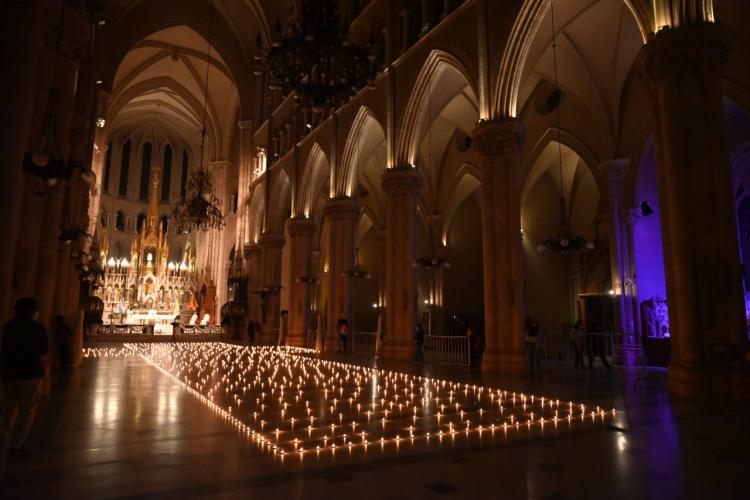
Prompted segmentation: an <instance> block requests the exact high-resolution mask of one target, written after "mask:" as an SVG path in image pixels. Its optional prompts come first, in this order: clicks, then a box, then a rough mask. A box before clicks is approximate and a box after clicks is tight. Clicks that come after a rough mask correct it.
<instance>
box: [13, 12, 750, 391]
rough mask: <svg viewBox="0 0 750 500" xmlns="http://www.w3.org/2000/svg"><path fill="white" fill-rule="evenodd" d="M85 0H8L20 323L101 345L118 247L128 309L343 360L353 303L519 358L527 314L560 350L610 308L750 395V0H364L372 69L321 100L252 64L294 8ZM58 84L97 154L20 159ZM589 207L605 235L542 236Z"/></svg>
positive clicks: (682, 387)
mask: <svg viewBox="0 0 750 500" xmlns="http://www.w3.org/2000/svg"><path fill="white" fill-rule="evenodd" d="M62 3H63V2H60V1H53V0H49V1H46V0H45V1H38V2H37V1H35V2H25V1H10V2H6V3H5V4H4V6H3V12H2V24H3V36H4V38H5V39H6V41H7V40H12V42H11V43H5V44H4V45H3V49H2V50H3V52H2V57H3V62H2V64H3V67H4V68H6V69H7V68H13V70H12V72H7V73H6V74H5V76H4V77H3V79H2V86H3V90H2V92H1V93H0V94H1V95H2V99H3V102H4V106H3V109H4V115H5V116H4V118H3V120H2V133H0V141H2V146H0V151H2V152H3V153H2V154H3V158H4V164H5V166H4V168H3V174H2V176H3V179H2V180H3V182H2V183H1V185H0V189H1V190H2V200H3V202H4V210H5V213H4V215H3V217H2V220H0V225H1V226H2V229H1V230H0V234H2V235H3V238H4V240H5V241H4V245H3V247H4V250H3V252H2V254H1V255H0V313H2V316H3V318H4V319H7V317H8V316H9V315H10V311H11V309H12V307H11V306H12V304H13V302H14V301H15V299H17V298H18V297H22V296H28V295H33V296H35V297H36V298H37V299H38V300H39V303H40V307H41V321H42V322H44V323H47V324H49V323H50V322H51V320H52V318H53V317H55V316H56V315H59V314H63V315H65V316H66V317H67V318H68V319H69V320H70V321H71V323H72V324H74V325H76V339H77V340H76V342H77V347H78V350H80V347H81V342H82V338H83V329H84V328H83V325H84V323H85V322H84V316H85V315H84V311H83V309H82V307H83V306H82V305H81V304H88V302H86V301H85V300H84V301H83V302H81V300H80V298H79V295H80V296H81V297H85V296H86V293H92V294H94V293H95V292H94V291H92V290H88V289H86V290H84V291H83V292H82V293H80V294H79V289H80V287H81V276H82V273H83V274H85V271H86V269H87V268H88V267H90V266H91V265H92V263H93V262H94V261H95V260H97V259H101V260H102V263H103V265H104V267H105V271H106V272H107V275H108V276H109V275H110V274H112V276H113V277H112V280H114V281H112V282H110V284H109V286H110V288H108V289H106V290H104V291H99V292H97V293H99V294H100V296H101V298H102V300H104V301H105V313H104V316H105V317H104V322H105V323H109V322H114V323H116V322H118V321H123V318H124V319H125V320H127V318H128V314H130V318H131V319H133V318H137V317H138V314H139V313H138V311H137V309H138V308H139V307H141V308H145V309H158V308H159V307H162V306H163V307H165V308H166V309H167V310H168V312H169V314H170V315H171V316H170V317H173V316H174V313H175V312H177V313H179V312H180V309H181V308H187V307H189V306H192V307H195V306H196V304H195V303H194V302H195V301H196V299H198V302H200V303H198V304H197V307H198V308H199V309H200V312H201V314H200V318H199V320H201V319H203V317H204V314H205V315H207V316H206V318H205V321H207V322H208V323H210V324H223V325H224V335H225V336H227V337H231V338H232V339H233V340H237V341H244V340H245V335H246V333H245V332H246V330H247V323H248V321H250V320H252V321H257V322H259V323H260V324H261V326H260V331H259V332H258V334H257V338H256V341H257V342H258V343H261V344H274V343H281V344H286V345H290V346H310V342H311V340H310V339H311V338H312V339H313V341H312V342H313V344H314V345H315V346H317V347H318V348H320V349H322V350H323V351H330V350H336V349H337V348H338V329H337V321H338V320H340V319H342V318H345V319H347V320H348V323H349V325H350V326H351V329H352V330H353V331H364V332H375V331H378V332H379V339H378V344H379V345H378V349H379V351H380V356H382V358H384V359H394V360H412V359H415V355H416V354H417V353H415V350H416V347H415V342H414V331H415V328H416V325H417V324H418V323H421V324H422V325H423V326H424V328H425V330H426V333H427V334H428V335H463V332H464V331H465V329H466V325H467V324H471V325H473V326H472V328H473V329H474V330H475V331H476V332H477V335H478V336H479V337H480V338H481V339H482V342H481V344H482V349H483V353H482V356H481V369H482V371H484V372H487V373H509V374H520V373H523V372H524V371H525V370H526V367H525V364H526V359H525V352H524V332H525V322H526V317H527V316H528V317H531V318H532V319H533V320H535V321H536V322H537V323H538V325H539V329H540V332H541V333H542V335H544V336H545V337H546V338H547V339H550V338H554V337H555V336H561V337H560V338H563V337H562V336H563V335H566V334H567V333H566V332H569V330H570V329H571V326H572V325H573V324H574V323H575V322H576V321H577V320H579V319H580V320H582V321H584V322H586V323H588V324H586V325H584V326H585V327H586V328H588V329H590V330H591V329H592V325H591V324H590V323H592V317H594V316H597V315H599V313H598V312H596V311H597V310H600V309H601V308H602V307H603V308H604V309H606V311H605V312H604V313H602V315H600V317H599V319H597V320H596V322H600V325H599V326H600V329H601V331H603V332H610V333H612V332H613V333H614V337H613V338H614V339H615V343H614V344H615V345H614V348H613V350H612V353H611V354H612V355H613V358H614V359H613V361H614V362H615V363H616V364H620V365H624V366H633V365H638V364H642V363H645V364H653V365H662V366H667V367H668V368H667V372H668V381H669V389H670V390H671V391H672V392H673V393H674V394H678V395H691V394H694V393H696V392H701V391H705V392H713V393H716V394H725V395H735V396H739V395H743V394H744V395H747V394H748V391H749V390H750V361H749V358H748V355H749V351H748V327H747V324H748V321H747V317H748V316H747V313H746V310H747V309H748V304H750V292H748V291H747V290H750V281H748V279H750V272H748V269H750V268H749V267H748V264H747V263H748V259H750V208H748V207H750V201H749V200H750V160H748V158H750V156H749V152H750V140H749V138H750V65H749V64H747V63H748V55H749V54H750V50H749V48H748V44H749V43H750V40H748V38H747V33H748V26H747V22H748V20H750V12H748V5H747V3H746V2H744V1H742V0H700V1H698V0H625V1H623V0H559V1H557V0H556V1H555V2H554V3H555V7H554V8H555V10H554V24H552V21H553V20H552V19H551V16H550V14H551V11H550V2H549V1H548V0H512V1H506V2H494V1H490V0H463V1H461V0H445V1H426V2H425V1H422V2H419V1H410V0H371V1H362V0H348V1H344V0H342V1H340V2H338V3H339V4H340V11H341V16H342V20H343V22H345V23H346V24H347V26H348V37H349V39H350V40H352V42H353V43H355V44H358V45H361V46H362V47H365V46H366V47H367V50H368V51H369V52H368V53H369V54H371V57H370V61H371V64H372V66H373V70H372V76H371V78H370V81H369V83H368V84H367V85H365V86H364V87H362V88H361V89H358V90H357V91H356V93H354V95H352V96H351V98H349V99H347V101H346V102H345V103H343V104H341V105H340V106H338V107H332V106H326V105H323V106H320V107H316V108H313V110H312V111H310V110H308V109H305V108H302V107H300V106H299V105H298V102H297V101H296V100H295V98H294V96H293V95H291V94H290V95H284V94H283V93H282V91H281V90H280V89H279V87H276V86H273V85H268V83H267V80H266V79H265V78H266V77H264V76H263V73H262V72H260V71H257V65H256V63H255V60H254V58H253V56H254V55H255V54H256V52H257V51H258V50H259V48H258V47H259V45H258V42H257V41H256V40H262V41H263V42H264V43H265V44H266V45H267V46H268V45H269V44H270V42H272V41H273V40H275V37H278V36H279V33H280V32H284V30H285V29H286V25H285V23H286V20H287V18H288V12H289V5H288V4H294V3H295V2H292V1H291V0H290V1H289V2H287V1H277V0H273V1H271V0H247V1H240V0H216V1H215V2H214V3H213V4H214V11H215V12H214V13H213V15H211V16H209V2H207V1H204V0H181V1H180V2H151V1H147V0H101V1H94V2H84V1H79V0H65V2H64V3H65V6H66V7H65V10H64V11H63V14H62V16H61V15H60V7H61V5H62ZM209 19H211V21H210V22H211V23H212V25H211V26H209ZM61 20H62V23H60V21H61ZM277 20H279V21H277ZM277 23H278V24H279V26H280V27H281V29H280V30H277V29H276V28H275V26H276V25H277ZM550 26H554V31H553V29H551V28H550ZM59 33H62V34H61V36H58V34H59ZM553 34H554V46H553V38H552V37H553ZM209 39H210V40H211V43H210V47H209V43H208V40H209ZM207 69H208V70H210V71H207ZM11 73H12V74H11ZM53 85H54V87H55V88H56V89H57V92H56V95H55V97H56V108H57V114H56V123H55V128H54V129H53V132H52V133H53V134H57V141H58V142H59V144H58V147H59V149H60V151H61V152H65V155H67V156H69V157H70V158H71V159H72V160H74V161H75V162H77V164H79V165H82V167H81V168H74V169H72V171H71V172H70V175H67V176H65V177H64V178H60V179H52V180H50V179H49V177H47V178H43V179H42V180H40V177H39V176H38V175H35V174H32V173H28V172H26V171H24V169H22V164H23V163H24V158H25V156H26V154H27V153H29V152H30V151H32V150H34V148H35V147H36V146H37V144H38V141H39V137H40V135H41V134H42V132H44V130H42V129H43V128H44V123H45V122H44V116H45V107H46V106H47V103H48V96H49V93H48V89H49V88H50V86H53ZM555 85H559V89H560V92H559V93H556V92H555ZM204 119H205V125H204ZM204 126H205V148H201V129H202V128H204ZM201 155H202V156H201ZM201 165H205V166H206V168H207V170H208V171H209V172H210V173H211V174H212V176H213V180H214V189H215V193H216V195H217V197H218V199H219V205H220V208H221V210H222V211H223V214H224V217H225V222H226V225H225V227H224V228H223V229H221V230H215V231H208V232H202V231H194V232H192V233H190V234H184V233H182V232H181V231H179V230H178V228H176V227H175V226H174V224H172V221H171V214H172V209H173V206H174V204H175V203H177V202H178V201H179V200H180V198H181V197H183V196H184V195H185V189H186V183H187V179H188V176H189V174H190V172H193V171H194V170H195V169H197V168H199V167H200V166H201ZM89 169H90V171H89ZM92 172H93V175H92ZM55 180H56V182H55ZM157 219H158V220H157ZM563 225H565V226H566V228H567V231H568V233H569V234H568V236H569V237H570V238H571V240H572V239H573V238H579V237H580V238H581V239H582V240H583V241H585V242H586V244H585V245H584V246H582V247H576V248H577V249H574V250H570V251H568V252H562V253H561V252H557V251H555V250H554V248H552V247H549V248H547V247H545V245H544V242H545V241H547V240H548V239H549V238H551V237H555V235H558V232H559V230H560V228H561V226H563ZM61 228H63V231H62V232H61ZM65 231H67V233H66V232H65ZM150 231H151V232H150ZM71 232H72V234H73V235H74V236H73V237H72V238H67V239H65V238H63V237H62V235H63V234H69V233H71ZM152 233H153V234H152ZM149 238H152V239H149ZM149 242H152V243H149ZM154 242H156V243H154ZM149 244H151V245H155V246H153V248H155V249H156V250H154V251H155V252H156V253H155V254H154V255H153V256H152V254H151V253H148V257H149V262H148V263H147V264H146V252H147V250H146V245H149ZM149 248H152V247H149ZM545 248H546V249H547V251H541V250H544V249H545ZM148 252H150V250H149V251H148ZM423 256H433V257H439V259H440V262H444V261H445V262H448V263H450V266H449V267H447V266H442V265H440V266H435V267H432V268H427V267H424V266H421V265H417V262H418V261H419V259H420V257H423ZM152 257H153V258H154V260H153V261H152V260H151V258H152ZM355 258H356V259H357V262H358V264H359V265H360V266H361V268H362V269H364V270H366V272H367V275H368V276H367V277H366V278H364V279H358V277H352V275H351V273H350V272H348V271H350V270H351V269H352V268H353V266H354V264H355ZM743 263H744V264H743ZM128 266H129V267H128ZM142 266H145V267H142ZM149 266H150V267H149ZM113 269H114V270H113ZM149 269H150V270H151V271H149ZM118 270H119V271H118ZM117 272H121V273H122V276H124V278H122V280H121V281H119V282H118V281H117V280H116V279H115V278H117V276H116V275H117ZM148 273H152V274H148ZM170 273H172V274H170ZM131 275H132V276H133V278H132V283H133V286H132V288H128V286H129V283H131V281H128V280H130V279H131V278H130V276H131ZM165 276H166V277H165ZM152 279H154V280H156V281H148V280H152ZM144 280H145V281H144ZM112 283H114V287H112ZM118 283H119V285H118ZM118 286H119V288H118ZM142 287H151V288H143V289H142ZM87 288H88V285H87ZM155 290H159V291H160V292H161V294H157V293H156V292H155ZM84 292H85V293H84ZM104 293H108V294H109V295H107V297H106V298H105V297H104ZM112 297H114V298H112ZM149 300H150V301H151V302H148V303H146V302H144V301H149ZM236 303H240V304H241V306H240V307H239V310H241V311H242V314H234V313H233V312H232V311H233V310H234V309H232V307H229V306H230V305H232V304H236ZM123 304H124V305H125V306H123ZM602 304H604V305H602ZM128 305H129V306H130V307H128ZM222 306H223V307H222ZM123 307H124V309H123ZM597 307H598V308H599V309H597ZM593 329H596V328H595V327H594V328H593ZM310 332H312V333H310ZM77 356H80V355H79V354H78V353H77Z"/></svg>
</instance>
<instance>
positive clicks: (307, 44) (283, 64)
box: [255, 0, 375, 111]
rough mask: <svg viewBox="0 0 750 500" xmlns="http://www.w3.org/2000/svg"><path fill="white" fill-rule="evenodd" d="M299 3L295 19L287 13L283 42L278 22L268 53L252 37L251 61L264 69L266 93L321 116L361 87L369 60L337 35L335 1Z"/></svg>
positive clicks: (314, 0)
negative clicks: (291, 98)
mask: <svg viewBox="0 0 750 500" xmlns="http://www.w3.org/2000/svg"><path fill="white" fill-rule="evenodd" d="M301 3H302V11H301V15H300V13H299V12H297V11H296V10H293V12H292V15H291V18H290V20H289V23H288V28H287V34H286V36H285V37H284V38H283V39H282V32H281V31H282V30H281V24H280V23H279V21H278V20H277V21H276V28H275V31H276V33H275V35H274V41H273V42H272V44H271V47H270V48H268V49H266V48H265V47H264V46H263V41H262V39H261V38H260V35H259V36H258V38H257V39H256V46H257V49H258V52H257V54H256V56H255V59H256V61H258V62H259V63H265V64H264V65H265V68H266V69H267V71H268V73H269V76H270V77H271V82H269V89H272V90H273V89H275V88H281V89H282V91H283V92H284V93H285V94H289V93H291V92H295V93H296V94H297V95H296V101H297V103H299V104H302V105H303V106H305V107H310V108H312V109H313V110H314V111H321V110H322V109H323V108H324V107H325V106H334V107H336V106H339V105H341V104H343V103H344V102H345V101H346V99H347V98H348V97H350V96H352V95H354V94H355V93H356V92H357V91H358V90H359V89H360V88H362V87H363V86H364V85H365V84H366V83H367V80H368V77H369V76H370V75H371V73H372V63H373V62H374V60H375V56H374V55H365V54H364V52H363V51H362V50H361V49H360V48H359V47H357V46H356V45H354V44H352V43H351V42H350V41H349V40H348V39H347V38H346V36H345V33H342V30H341V22H340V17H339V8H338V1H337V0H303V1H302V2H301Z"/></svg>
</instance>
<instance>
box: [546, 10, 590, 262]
mask: <svg viewBox="0 0 750 500" xmlns="http://www.w3.org/2000/svg"><path fill="white" fill-rule="evenodd" d="M550 17H551V25H552V65H553V72H554V77H555V90H554V91H553V92H552V94H551V95H550V96H549V98H548V99H547V102H548V103H549V105H550V106H554V109H555V117H556V121H557V166H558V169H559V173H560V225H559V227H558V229H557V234H556V235H555V236H551V237H550V238H547V239H546V240H545V241H544V242H542V243H540V244H539V245H538V246H537V247H536V249H537V251H538V252H546V251H547V250H550V251H553V252H558V253H561V254H566V253H568V252H571V251H576V250H579V251H580V250H593V249H594V242H593V241H590V240H586V239H584V238H582V237H580V236H575V237H573V236H571V231H570V222H569V221H568V209H567V206H566V204H565V195H564V189H565V187H564V182H563V164H562V141H561V133H560V100H561V98H562V91H561V90H560V86H559V82H558V78H557V43H556V42H555V5H554V0H550Z"/></svg>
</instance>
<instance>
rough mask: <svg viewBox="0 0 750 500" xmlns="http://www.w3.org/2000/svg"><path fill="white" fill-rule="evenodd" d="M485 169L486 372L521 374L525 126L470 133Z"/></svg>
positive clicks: (487, 125)
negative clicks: (522, 165) (521, 202)
mask: <svg viewBox="0 0 750 500" xmlns="http://www.w3.org/2000/svg"><path fill="white" fill-rule="evenodd" d="M472 135H473V137H474V143H475V145H476V148H477V150H478V152H479V155H480V164H481V169H482V187H481V196H482V250H483V256H484V257H483V259H484V329H485V333H484V334H485V351H484V359H483V363H482V370H483V371H485V372H504V373H523V371H524V370H525V364H526V360H525V357H524V319H525V318H524V314H525V303H524V300H525V299H524V271H523V265H524V263H523V255H522V253H521V210H520V181H519V172H520V170H521V168H520V155H521V149H522V147H523V143H524V140H525V132H524V130H523V127H522V125H521V124H520V123H519V122H518V121H516V120H512V119H508V120H507V121H503V122H480V123H479V124H478V125H477V127H476V128H475V129H474V131H473V133H472Z"/></svg>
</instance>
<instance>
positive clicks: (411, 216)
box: [383, 167, 422, 359]
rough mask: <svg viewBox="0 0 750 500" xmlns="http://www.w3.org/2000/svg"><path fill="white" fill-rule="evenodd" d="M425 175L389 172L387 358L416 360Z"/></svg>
mask: <svg viewBox="0 0 750 500" xmlns="http://www.w3.org/2000/svg"><path fill="white" fill-rule="evenodd" d="M421 187H422V175H421V174H420V173H419V172H418V171H417V170H416V169H414V168H411V167H405V168H393V169H387V170H386V171H385V173H384V174H383V191H385V194H386V196H387V201H386V224H385V230H386V237H385V259H386V261H385V317H386V332H387V333H386V336H385V342H384V345H383V357H384V358H390V359H414V329H415V327H416V320H417V270H416V269H415V267H414V262H415V261H416V260H417V234H416V231H417V200H418V197H419V191H420V189H421Z"/></svg>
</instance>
